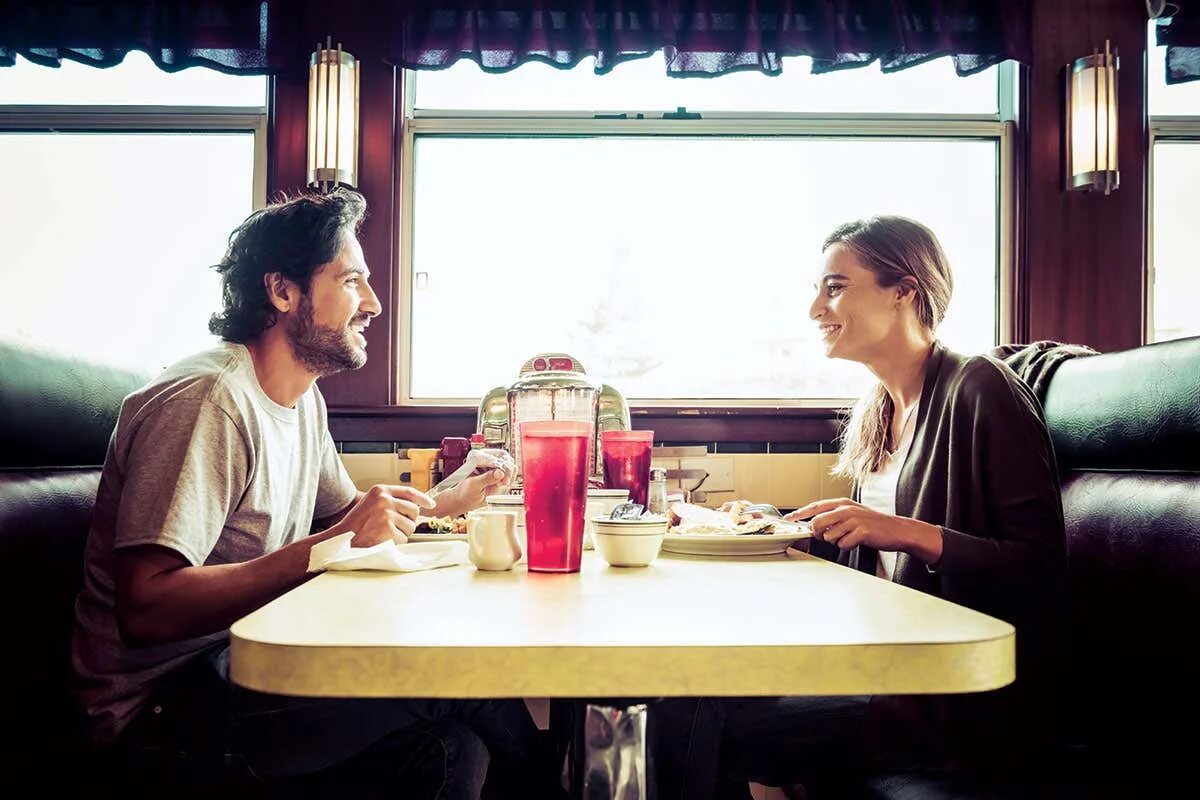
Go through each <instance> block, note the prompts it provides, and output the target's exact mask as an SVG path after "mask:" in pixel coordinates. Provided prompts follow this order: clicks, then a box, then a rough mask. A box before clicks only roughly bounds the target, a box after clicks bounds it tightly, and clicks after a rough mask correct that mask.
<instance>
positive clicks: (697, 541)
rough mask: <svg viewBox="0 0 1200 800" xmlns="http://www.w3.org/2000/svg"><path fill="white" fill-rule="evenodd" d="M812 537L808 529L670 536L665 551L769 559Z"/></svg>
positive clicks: (671, 534)
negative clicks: (784, 531) (764, 557)
mask: <svg viewBox="0 0 1200 800" xmlns="http://www.w3.org/2000/svg"><path fill="white" fill-rule="evenodd" d="M810 536H812V534H811V533H810V532H808V531H806V530H796V531H788V532H786V533H765V534H763V533H744V534H728V535H723V534H701V533H668V534H667V535H666V536H665V537H663V546H662V549H663V550H665V551H667V552H669V553H681V554H686V555H694V556H769V555H775V554H776V553H782V552H784V551H785V550H787V549H788V548H789V547H791V546H792V544H793V543H795V542H798V541H799V540H801V539H807V538H809V537H810Z"/></svg>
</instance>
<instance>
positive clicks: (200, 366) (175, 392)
mask: <svg viewBox="0 0 1200 800" xmlns="http://www.w3.org/2000/svg"><path fill="white" fill-rule="evenodd" d="M240 367H241V359H240V355H239V353H238V352H237V350H236V346H231V345H221V346H218V347H214V348H212V349H210V350H205V351H203V352H200V353H196V354H194V355H191V356H188V357H187V358H184V359H182V360H180V361H177V362H176V363H174V364H172V365H171V366H169V367H167V368H166V369H164V370H163V371H162V372H161V373H159V375H158V376H157V377H156V378H154V380H152V381H151V382H150V383H148V384H147V385H146V386H144V387H142V388H141V389H139V390H137V391H136V392H134V393H132V394H131V395H129V396H128V397H126V398H125V401H124V404H123V406H122V411H121V417H122V419H129V420H132V419H133V418H136V417H146V416H148V415H151V414H155V413H159V412H162V411H166V410H169V411H170V412H171V413H173V414H175V413H178V414H196V413H199V409H200V408H201V407H202V406H204V404H205V403H212V404H213V405H215V406H217V407H218V408H219V409H221V411H223V412H224V413H226V414H229V415H230V416H235V415H237V412H238V411H239V407H240V405H241V404H240V403H238V402H237V397H238V396H239V395H241V394H243V393H244V392H243V390H242V389H241V388H240V387H239V383H240V382H239V381H238V380H237V378H236V375H237V373H238V371H239V369H240Z"/></svg>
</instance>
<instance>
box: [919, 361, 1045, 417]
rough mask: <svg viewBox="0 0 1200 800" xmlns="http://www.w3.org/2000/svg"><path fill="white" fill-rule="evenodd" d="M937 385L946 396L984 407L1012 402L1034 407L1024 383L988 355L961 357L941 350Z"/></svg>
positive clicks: (1035, 401) (1005, 404)
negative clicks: (940, 386) (940, 368)
mask: <svg viewBox="0 0 1200 800" xmlns="http://www.w3.org/2000/svg"><path fill="white" fill-rule="evenodd" d="M939 382H942V383H943V385H944V386H945V388H946V393H947V395H949V396H951V397H954V398H956V399H958V400H968V401H972V404H973V405H979V406H982V407H984V408H989V407H991V408H1004V407H1012V405H1013V404H1014V401H1016V403H1017V404H1019V405H1021V406H1025V407H1032V408H1035V409H1036V408H1037V407H1038V404H1037V400H1036V399H1035V398H1034V396H1033V393H1032V391H1031V390H1030V389H1029V387H1028V386H1026V385H1025V382H1024V381H1022V380H1021V378H1020V377H1019V376H1018V375H1017V373H1015V372H1013V371H1012V370H1011V369H1010V368H1009V367H1008V365H1007V364H1005V363H1004V362H1003V361H1000V360H998V359H995V358H992V357H991V356H988V355H963V354H961V353H955V352H953V351H950V350H944V351H943V361H942V370H941V375H940V380H939Z"/></svg>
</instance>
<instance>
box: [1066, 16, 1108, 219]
mask: <svg viewBox="0 0 1200 800" xmlns="http://www.w3.org/2000/svg"><path fill="white" fill-rule="evenodd" d="M1119 68H1120V64H1119V61H1118V59H1117V54H1116V53H1115V52H1114V51H1112V50H1111V49H1110V47H1109V42H1108V40H1107V39H1106V40H1105V41H1104V52H1099V51H1094V52H1093V53H1092V54H1091V55H1090V56H1084V57H1083V58H1079V59H1076V60H1075V63H1074V64H1071V65H1070V66H1068V68H1067V125H1066V133H1067V147H1066V151H1067V188H1068V189H1084V190H1087V191H1093V190H1102V191H1103V192H1104V193H1105V194H1106V195H1107V194H1109V193H1110V192H1112V191H1113V190H1114V189H1116V188H1117V186H1118V185H1119V184H1120V180H1121V174H1120V172H1118V171H1117V70H1118V69H1119Z"/></svg>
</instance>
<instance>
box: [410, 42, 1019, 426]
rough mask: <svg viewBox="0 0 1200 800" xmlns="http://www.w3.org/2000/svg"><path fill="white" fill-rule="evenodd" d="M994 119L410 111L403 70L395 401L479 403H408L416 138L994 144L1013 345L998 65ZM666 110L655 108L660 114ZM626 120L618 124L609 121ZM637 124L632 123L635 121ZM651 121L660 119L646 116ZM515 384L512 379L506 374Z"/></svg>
mask: <svg viewBox="0 0 1200 800" xmlns="http://www.w3.org/2000/svg"><path fill="white" fill-rule="evenodd" d="M997 72H998V74H997V112H996V113H994V114H920V113H855V114H847V113H810V112H796V113H782V112H763V113H747V112H707V113H705V114H704V116H703V118H702V119H663V118H661V117H657V116H655V117H651V116H650V115H649V114H646V112H645V111H644V110H643V111H640V112H633V113H630V112H628V111H626V112H622V111H620V110H615V111H607V110H597V111H590V112H587V111H561V112H546V111H508V110H505V111H486V110H474V109H472V110H455V109H437V110H431V109H416V108H414V106H415V99H416V84H417V82H418V81H419V80H420V74H419V73H414V72H413V71H409V70H406V71H404V74H403V83H402V86H403V93H402V96H401V97H399V98H397V99H398V100H399V105H400V108H399V109H398V110H399V112H400V114H399V118H400V120H401V121H402V129H401V142H400V180H399V198H398V199H399V213H398V228H397V235H396V237H395V244H396V246H397V248H398V254H399V271H398V280H397V281H396V286H395V287H394V291H393V297H392V298H391V302H393V303H395V304H396V306H395V307H396V309H397V325H396V330H395V341H394V345H395V347H396V353H397V354H398V356H399V358H397V359H396V361H397V363H395V364H393V365H391V369H392V370H393V373H394V380H395V384H394V386H395V391H396V396H395V403H396V404H397V405H398V406H401V407H406V408H410V409H417V408H445V407H459V408H462V407H470V406H476V407H477V406H478V404H479V402H480V398H479V397H439V398H428V397H421V398H414V397H413V396H412V358H411V354H412V345H413V338H414V331H413V319H414V315H413V302H414V293H413V291H412V284H413V263H412V256H413V254H412V243H413V222H414V216H415V215H414V201H415V192H416V186H415V182H414V176H415V170H414V166H415V165H414V156H415V144H416V140H417V138H418V137H436V136H463V135H468V136H469V135H481V136H489V135H491V136H497V135H499V136H525V137H531V138H536V137H538V136H580V137H595V136H621V137H638V136H658V137H664V136H680V137H689V138H697V137H705V136H711V137H728V136H745V135H749V136H757V137H769V136H778V137H781V138H815V139H861V140H863V141H879V140H895V139H904V140H926V141H927V140H939V139H945V140H964V139H966V140H976V141H993V142H995V144H996V159H997V180H998V185H997V189H998V191H997V198H996V202H997V209H996V211H997V213H996V225H997V230H996V234H997V245H998V246H997V254H996V255H997V261H998V263H997V270H996V282H997V286H996V330H995V340H996V341H1005V340H1012V339H1013V337H1014V335H1015V331H1016V319H1015V298H1016V286H1015V280H1016V275H1015V273H1016V270H1015V264H1014V262H1015V227H1014V213H1015V208H1014V206H1015V202H1016V193H1017V186H1016V162H1015V159H1016V153H1015V147H1016V140H1017V133H1016V129H1015V122H1014V120H1015V118H1016V109H1017V77H1018V67H1017V65H1016V64H1015V63H1013V62H1004V63H1003V64H1001V65H999V67H998V69H997ZM670 111H673V109H664V110H663V112H662V113H666V112H670ZM622 113H625V114H626V117H625V118H613V116H614V115H619V114H622ZM639 113H640V114H642V115H643V116H642V118H640V119H639V118H637V114H639ZM655 113H656V114H657V113H659V112H655ZM514 377H515V376H514ZM628 401H629V403H630V405H631V406H636V407H638V408H646V409H657V410H661V411H664V412H666V411H668V410H670V409H677V408H680V407H686V408H689V409H697V410H699V411H700V413H704V412H706V411H715V410H720V409H729V410H734V409H743V410H745V411H747V412H753V411H754V410H756V409H766V408H773V409H783V408H790V409H830V408H843V407H845V406H848V405H850V404H851V403H852V402H853V398H844V397H822V398H815V397H814V398H753V399H727V398H685V397H675V398H639V397H630V398H628Z"/></svg>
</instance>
